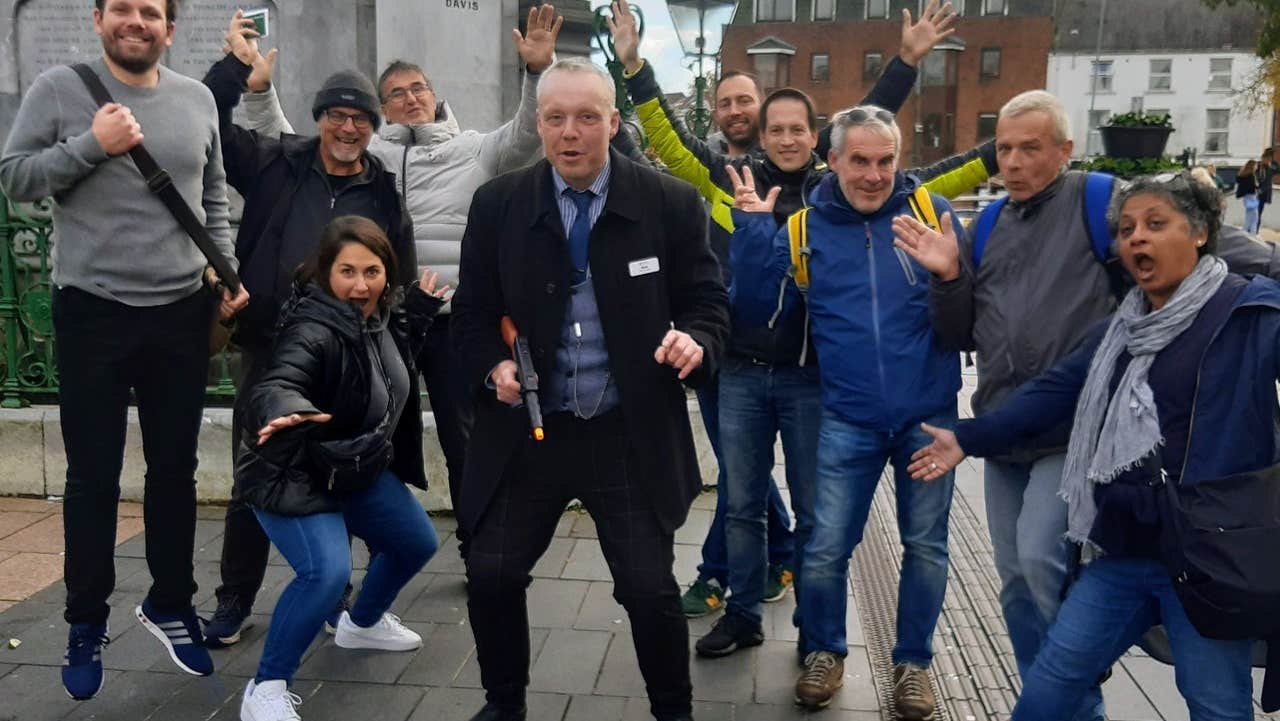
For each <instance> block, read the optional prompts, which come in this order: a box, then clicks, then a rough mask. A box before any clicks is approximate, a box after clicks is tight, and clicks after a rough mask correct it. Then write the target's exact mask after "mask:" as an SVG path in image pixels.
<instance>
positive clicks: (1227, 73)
mask: <svg viewBox="0 0 1280 721" xmlns="http://www.w3.org/2000/svg"><path fill="white" fill-rule="evenodd" d="M1209 89H1210V90H1230V89H1231V58H1209ZM1210 112H1212V111H1210Z"/></svg>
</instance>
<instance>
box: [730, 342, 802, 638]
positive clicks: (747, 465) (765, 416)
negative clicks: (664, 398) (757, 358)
mask: <svg viewBox="0 0 1280 721" xmlns="http://www.w3.org/2000/svg"><path fill="white" fill-rule="evenodd" d="M821 420H822V387H821V385H820V384H819V382H818V369H817V368H816V367H812V368H801V367H799V366H795V365H787V366H766V365H757V364H754V363H751V362H747V361H743V360H741V359H738V358H730V359H729V360H727V361H726V362H725V365H724V367H723V368H722V369H721V371H720V433H721V436H722V438H723V448H724V464H725V465H724V468H725V470H726V473H725V485H724V486H723V490H722V492H721V495H722V497H724V498H726V503H727V513H726V516H725V538H726V542H727V543H728V547H729V587H730V588H732V589H733V595H732V596H730V597H729V612H730V613H739V614H742V615H743V616H746V617H747V618H749V619H751V620H752V621H754V622H755V623H756V624H760V623H762V622H763V617H764V615H763V612H762V609H761V602H762V601H763V599H764V589H765V577H766V572H767V569H768V564H769V562H770V561H771V560H773V559H776V558H777V555H775V554H777V553H780V552H783V551H787V550H789V551H791V558H789V559H787V560H788V561H789V562H790V563H791V568H792V569H793V572H796V571H798V570H799V569H800V565H801V562H802V559H803V553H802V551H803V550H804V544H805V542H806V541H808V539H809V536H810V534H811V533H812V531H813V478H814V475H816V473H817V465H818V426H819V424H820V423H821ZM779 433H781V434H782V451H783V453H784V454H785V457H786V473H787V487H788V489H790V491H791V507H792V509H793V510H794V511H795V514H796V527H795V532H794V538H793V533H792V532H790V531H786V532H785V533H783V534H781V535H783V538H775V535H778V534H777V533H776V532H775V527H776V526H777V525H779V524H776V523H770V521H772V520H773V517H774V516H775V515H777V513H776V511H775V508H776V506H777V504H778V502H780V501H781V498H780V494H779V493H778V486H777V484H776V483H774V481H773V476H772V475H771V473H772V471H773V461H774V459H773V444H774V440H775V439H776V438H777V436H778V434H779ZM775 499H777V501H775ZM785 513H786V511H785V509H783V519H785V518H786V516H785ZM784 523H785V520H784ZM783 529H784V530H785V525H784V526H783ZM774 562H775V563H776V561H774ZM795 580H796V593H797V594H799V593H800V586H799V577H798V576H797V577H796V579H795ZM798 597H799V596H798V595H797V598H798ZM797 620H798V619H797ZM797 625H798V624H797Z"/></svg>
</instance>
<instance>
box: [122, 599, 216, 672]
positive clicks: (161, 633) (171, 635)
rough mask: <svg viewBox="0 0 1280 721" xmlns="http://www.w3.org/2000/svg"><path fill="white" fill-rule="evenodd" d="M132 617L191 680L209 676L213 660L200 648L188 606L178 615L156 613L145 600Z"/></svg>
mask: <svg viewBox="0 0 1280 721" xmlns="http://www.w3.org/2000/svg"><path fill="white" fill-rule="evenodd" d="M133 613H134V615H135V616H137V617H138V621H139V622H141V623H142V625H143V626H144V627H145V628H146V629H147V630H148V631H150V632H151V635H152V636H155V637H156V638H158V639H160V643H163V644H164V647H165V648H166V649H167V650H168V651H169V658H171V659H173V662H174V663H176V664H177V665H178V668H180V669H182V670H183V671H186V672H187V673H189V674H193V675H195V676H208V675H209V674H211V673H213V659H212V658H210V657H209V649H207V648H205V647H204V634H203V633H201V632H200V619H198V618H196V611H195V609H194V608H191V607H190V606H188V607H187V610H186V611H183V612H182V613H174V614H168V613H157V612H156V610H155V609H154V608H152V607H151V601H150V600H146V601H143V602H142V605H141V606H138V607H137V608H135V609H134V610H133Z"/></svg>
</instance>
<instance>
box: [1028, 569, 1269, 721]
mask: <svg viewBox="0 0 1280 721" xmlns="http://www.w3.org/2000/svg"><path fill="white" fill-rule="evenodd" d="M1157 623H1163V624H1164V629H1165V631H1166V632H1167V633H1168V634H1169V645H1170V646H1171V647H1172V649H1173V668H1174V676H1175V678H1176V680H1177V684H1178V691H1179V692H1180V693H1181V694H1182V697H1183V698H1184V699H1185V700H1186V702H1187V710H1188V711H1190V715H1191V721H1248V720H1249V719H1252V718H1253V696H1252V694H1253V675H1252V673H1251V671H1250V666H1249V662H1250V655H1251V652H1252V648H1253V642H1252V641H1215V640H1212V639H1207V638H1205V637H1203V636H1201V635H1200V634H1199V633H1198V632H1197V631H1196V629H1195V627H1193V626H1192V625H1191V621H1189V620H1188V619H1187V614H1186V612H1185V611H1184V610H1183V609H1182V603H1181V602H1180V601H1179V600H1178V596H1177V594H1176V593H1175V592H1174V590H1173V583H1172V582H1171V581H1170V580H1169V574H1168V572H1167V571H1166V570H1165V569H1164V566H1163V565H1161V563H1160V562H1159V561H1155V560H1151V559H1144V558H1125V557H1116V556H1105V557H1103V558H1100V559H1098V560H1096V561H1094V562H1093V563H1090V564H1089V565H1087V566H1085V567H1084V569H1083V570H1082V571H1081V572H1080V577H1079V578H1078V579H1077V580H1076V582H1075V583H1074V584H1072V586H1071V593H1070V594H1069V595H1068V596H1067V600H1066V602H1065V603H1063V604H1062V608H1061V609H1059V611H1058V618H1057V620H1055V621H1054V622H1053V626H1052V627H1050V629H1049V637H1048V639H1047V640H1046V641H1045V644H1044V647H1043V648H1041V649H1040V654H1039V655H1038V656H1036V660H1035V663H1034V664H1032V666H1031V668H1030V670H1028V671H1027V673H1026V674H1024V675H1023V686H1022V696H1021V698H1019V699H1018V704H1017V706H1015V707H1014V709H1013V718H1014V721H1068V720H1069V719H1070V718H1071V717H1072V715H1073V710H1074V709H1078V708H1080V706H1081V703H1082V702H1083V700H1084V699H1085V698H1086V697H1087V696H1088V694H1089V693H1090V691H1091V689H1092V688H1096V684H1097V680H1098V676H1099V675H1100V674H1102V673H1103V672H1104V671H1106V670H1107V669H1108V668H1109V667H1110V666H1111V665H1112V664H1114V663H1115V662H1116V661H1117V660H1119V658H1120V656H1121V655H1123V654H1124V652H1125V651H1126V650H1127V649H1128V648H1129V647H1130V646H1132V645H1133V644H1135V643H1137V641H1138V639H1139V638H1141V637H1142V634H1143V633H1145V632H1146V630H1147V629H1148V628H1150V627H1151V626H1153V625H1155V624H1157Z"/></svg>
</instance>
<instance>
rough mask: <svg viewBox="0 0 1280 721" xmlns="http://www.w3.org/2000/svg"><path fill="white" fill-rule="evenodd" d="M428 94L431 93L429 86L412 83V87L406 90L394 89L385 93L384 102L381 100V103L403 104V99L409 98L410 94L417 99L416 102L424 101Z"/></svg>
mask: <svg viewBox="0 0 1280 721" xmlns="http://www.w3.org/2000/svg"><path fill="white" fill-rule="evenodd" d="M430 92H431V86H430V85H427V84H426V83H414V84H413V85H410V86H409V87H408V88H396V89H395V90H392V91H391V92H389V93H387V98H386V100H383V101H382V102H384V103H397V104H398V103H403V102H404V101H405V99H407V98H408V97H409V94H410V93H412V94H413V97H415V98H417V99H418V100H426V98H427V94H428V93H430Z"/></svg>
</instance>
